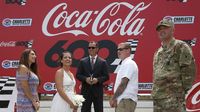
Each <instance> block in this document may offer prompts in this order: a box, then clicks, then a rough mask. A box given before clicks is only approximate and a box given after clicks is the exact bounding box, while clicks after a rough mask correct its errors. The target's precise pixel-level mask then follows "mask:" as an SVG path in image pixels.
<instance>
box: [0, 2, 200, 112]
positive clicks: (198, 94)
mask: <svg viewBox="0 0 200 112" xmlns="http://www.w3.org/2000/svg"><path fill="white" fill-rule="evenodd" d="M199 4H200V1H198V0H148V1H146V0H123V1H114V0H98V1H97V0H96V1H94V0H82V1H72V0H71V1H70V0H40V1H39V0H26V1H24V0H2V1H1V2H0V21H1V25H0V54H1V55H0V63H1V67H0V76H15V70H16V68H17V67H18V64H19V57H20V54H21V52H22V51H23V50H24V49H25V48H33V49H35V50H36V53H37V59H38V65H39V74H40V75H41V85H40V88H39V92H40V93H55V83H54V75H55V71H56V70H57V69H58V68H59V64H58V63H57V61H58V57H59V55H60V54H61V53H62V51H64V50H68V51H70V52H72V54H73V56H74V57H73V64H72V67H71V70H72V72H73V73H74V74H76V69H77V66H78V63H79V60H80V59H81V58H82V57H85V56H87V55H88V52H87V44H88V41H91V40H95V41H98V42H99V44H100V50H99V56H101V57H103V58H104V59H106V60H107V62H108V64H109V73H110V80H109V81H107V82H106V83H105V84H104V91H105V94H107V95H109V94H112V91H113V85H114V81H115V77H116V74H115V71H116V68H117V67H118V65H119V59H118V58H117V52H116V50H117V45H118V43H120V42H129V43H130V44H131V46H132V55H131V56H132V57H133V59H134V60H135V61H136V63H137V64H138V67H139V92H140V93H150V92H151V89H152V74H153V71H152V68H153V66H152V61H153V54H154V52H155V51H156V49H157V48H158V47H160V40H159V38H158V36H157V32H156V30H155V27H156V25H157V23H158V22H159V21H160V20H161V19H163V18H164V17H167V18H170V19H172V21H173V22H174V24H175V37H176V38H177V39H180V40H184V41H186V42H187V43H188V44H190V45H191V46H192V50H193V54H194V56H195V59H196V65H197V69H198V71H197V74H196V77H195V79H196V80H195V82H194V86H193V88H192V89H191V90H190V91H189V93H188V95H187V109H188V111H196V112H197V111H200V109H199V108H200V72H199V69H200V68H199V65H200V53H199V52H198V51H199V48H200V43H199V39H200V31H199V29H200V13H199V12H198V9H199ZM80 88H81V85H80V82H79V81H77V85H76V90H77V92H79V91H80Z"/></svg>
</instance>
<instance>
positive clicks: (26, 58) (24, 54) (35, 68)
mask: <svg viewBox="0 0 200 112" xmlns="http://www.w3.org/2000/svg"><path fill="white" fill-rule="evenodd" d="M31 51H33V52H34V53H36V52H35V50H33V49H25V50H24V51H23V52H22V54H21V57H20V60H19V65H25V66H26V67H27V68H28V69H29V70H31V71H32V72H33V73H35V74H36V75H37V76H38V78H39V75H38V66H37V60H35V63H32V64H31V65H30V66H29V64H28V61H29V54H30V52H31Z"/></svg>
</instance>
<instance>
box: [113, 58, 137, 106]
mask: <svg viewBox="0 0 200 112" xmlns="http://www.w3.org/2000/svg"><path fill="white" fill-rule="evenodd" d="M124 77H126V78H128V79H129V82H128V84H127V87H126V89H125V90H124V92H123V93H122V94H121V95H120V96H119V97H118V98H117V101H118V103H119V102H120V100H121V99H132V100H133V101H135V102H137V100H138V98H137V94H138V67H137V64H136V63H135V61H133V60H132V59H131V57H127V58H126V59H124V60H123V61H122V64H121V65H120V68H119V71H118V72H117V77H116V81H115V86H114V93H115V92H116V90H117V88H118V86H119V84H120V83H121V80H122V78H124Z"/></svg>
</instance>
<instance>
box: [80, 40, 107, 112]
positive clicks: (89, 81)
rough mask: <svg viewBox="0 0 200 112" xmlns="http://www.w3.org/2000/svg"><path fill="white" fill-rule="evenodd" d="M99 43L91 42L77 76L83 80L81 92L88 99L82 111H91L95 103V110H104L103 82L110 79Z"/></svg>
mask: <svg viewBox="0 0 200 112" xmlns="http://www.w3.org/2000/svg"><path fill="white" fill-rule="evenodd" d="M98 50H99V47H98V43H97V42H95V41H91V42H89V45H88V52H89V56H87V57H85V58H83V59H81V60H80V63H79V66H78V70H77V74H76V77H77V79H78V80H80V81H81V82H82V88H81V94H82V95H83V97H84V98H85V99H86V100H85V102H84V103H83V106H82V108H81V112H91V105H92V103H93V105H94V110H95V112H103V82H105V81H107V80H109V75H108V66H107V63H106V61H105V60H104V59H102V58H100V57H99V56H98V55H97V53H98Z"/></svg>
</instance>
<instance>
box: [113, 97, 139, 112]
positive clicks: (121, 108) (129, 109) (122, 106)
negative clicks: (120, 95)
mask: <svg viewBox="0 0 200 112" xmlns="http://www.w3.org/2000/svg"><path fill="white" fill-rule="evenodd" d="M136 105H137V103H136V102H135V101H133V100H131V99H122V100H121V101H120V102H119V104H118V105H117V107H116V109H115V112H135V108H136Z"/></svg>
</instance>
